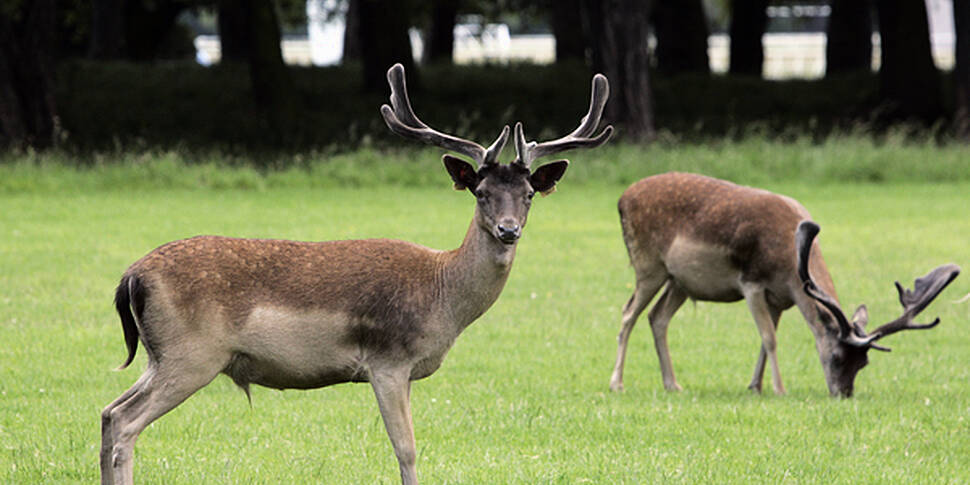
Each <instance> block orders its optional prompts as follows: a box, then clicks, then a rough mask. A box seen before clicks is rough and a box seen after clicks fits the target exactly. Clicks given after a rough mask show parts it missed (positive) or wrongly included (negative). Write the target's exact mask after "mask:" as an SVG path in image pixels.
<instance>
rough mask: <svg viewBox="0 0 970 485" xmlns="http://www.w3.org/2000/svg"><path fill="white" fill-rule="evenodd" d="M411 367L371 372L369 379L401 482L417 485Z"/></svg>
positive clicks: (406, 484)
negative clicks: (392, 449)
mask: <svg viewBox="0 0 970 485" xmlns="http://www.w3.org/2000/svg"><path fill="white" fill-rule="evenodd" d="M410 378H411V370H410V369H406V368H403V369H393V370H389V371H371V374H370V382H371V386H372V387H373V388H374V396H375V397H377V405H378V407H380V410H381V418H383V420H384V428H385V429H386V430H387V436H388V437H389V438H390V439H391V446H392V447H393V448H394V455H395V456H397V462H398V466H399V467H400V470H401V483H402V484H404V485H417V483H418V473H417V469H416V468H415V461H416V460H417V452H416V451H415V445H414V424H413V423H412V421H411V380H410Z"/></svg>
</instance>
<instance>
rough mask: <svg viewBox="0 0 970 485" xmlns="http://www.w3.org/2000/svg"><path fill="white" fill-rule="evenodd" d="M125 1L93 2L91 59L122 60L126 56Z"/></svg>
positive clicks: (89, 48)
mask: <svg viewBox="0 0 970 485" xmlns="http://www.w3.org/2000/svg"><path fill="white" fill-rule="evenodd" d="M124 3H125V2H124V0H93V1H92V2H91V40H90V42H89V44H88V57H90V58H91V59H100V60H104V59H121V58H123V57H124V55H125V21H124V10H125V9H124Z"/></svg>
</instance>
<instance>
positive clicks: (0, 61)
mask: <svg viewBox="0 0 970 485" xmlns="http://www.w3.org/2000/svg"><path fill="white" fill-rule="evenodd" d="M55 28H56V21H55V2H54V0H33V1H28V2H13V3H12V4H10V3H8V4H6V5H3V8H0V145H6V146H13V147H18V148H24V147H28V146H30V147H35V148H45V147H49V146H51V145H53V144H54V141H55V140H54V137H55V134H56V125H57V122H56V120H57V109H56V107H55V104H54V95H53V82H54V60H53V57H52V52H51V51H52V46H53V44H54V31H55Z"/></svg>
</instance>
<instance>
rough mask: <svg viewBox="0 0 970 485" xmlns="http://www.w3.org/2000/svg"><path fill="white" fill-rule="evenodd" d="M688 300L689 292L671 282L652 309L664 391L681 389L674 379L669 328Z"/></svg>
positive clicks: (651, 326) (655, 344)
mask: <svg viewBox="0 0 970 485" xmlns="http://www.w3.org/2000/svg"><path fill="white" fill-rule="evenodd" d="M685 300H687V292H685V291H684V289H683V288H681V287H680V285H678V284H677V283H676V282H674V281H673V280H671V281H670V282H669V283H667V288H666V289H664V292H663V294H662V295H660V299H659V300H657V303H656V304H655V305H654V306H653V308H651V309H650V314H649V315H648V317H649V318H650V329H651V330H653V345H654V347H656V349H657V358H658V360H659V361H660V375H661V376H662V377H663V382H664V389H666V390H668V391H680V390H681V387H680V385H679V384H677V379H676V378H675V377H674V365H673V363H672V362H671V360H670V348H669V347H668V346H667V327H668V326H669V325H670V319H671V318H673V316H674V313H677V310H678V309H680V306H681V305H683V304H684V301H685Z"/></svg>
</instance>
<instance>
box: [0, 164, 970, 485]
mask: <svg viewBox="0 0 970 485" xmlns="http://www.w3.org/2000/svg"><path fill="white" fill-rule="evenodd" d="M577 158H580V159H582V157H581V156H578V157H577ZM831 165H832V166H835V164H834V163H832V164H831ZM429 170H432V169H429ZM434 170H440V169H434ZM428 173H430V174H434V172H428ZM577 173H582V170H580V171H577ZM644 174H646V170H645V171H644ZM439 175H440V184H437V186H433V185H429V186H416V187H405V186H401V185H396V184H393V183H381V184H376V185H373V186H369V187H364V188H332V187H322V188H309V187H302V188H301V187H296V188H294V187H281V188H277V187H275V186H274V184H272V183H265V184H263V183H258V184H256V185H257V186H256V187H248V186H246V187H247V188H243V189H235V188H226V189H211V188H207V189H184V188H174V189H173V188H166V189H157V188H152V187H151V184H150V183H146V182H150V177H146V180H143V181H140V182H139V187H148V188H147V189H146V190H139V189H138V188H137V187H129V188H128V189H117V190H105V189H102V188H100V186H99V184H97V183H91V184H87V185H84V184H82V185H83V186H84V187H85V188H81V189H75V190H70V189H62V188H58V187H57V186H56V184H55V185H54V187H55V188H56V189H57V190H55V189H50V188H47V189H45V188H44V187H40V188H35V189H30V190H20V191H18V190H10V191H7V192H4V193H0V483H44V482H49V483H64V482H67V483H71V482H79V483H94V482H96V481H97V477H98V458H97V455H98V448H99V440H100V432H99V426H100V416H99V413H100V410H101V408H102V407H103V406H104V405H106V404H107V403H108V402H110V401H111V400H112V399H114V398H115V397H117V396H118V395H119V394H120V393H121V392H122V391H124V390H125V389H127V388H128V386H130V385H131V384H132V383H133V382H134V381H135V379H136V378H137V377H138V375H139V374H140V372H141V370H142V369H143V367H144V362H145V353H144V350H143V349H140V350H139V353H138V358H137V359H136V361H135V363H134V364H133V365H132V366H131V367H130V368H129V369H127V370H124V371H114V370H113V369H114V368H115V367H116V366H117V365H119V364H120V363H121V362H122V361H123V360H124V356H125V350H124V344H123V338H122V333H121V328H120V324H119V323H118V319H117V316H116V315H115V314H114V311H113V308H112V297H113V290H114V287H115V285H116V284H117V281H118V278H119V277H120V275H121V273H122V272H123V271H124V269H125V267H126V266H127V265H128V264H130V263H131V262H133V261H134V260H135V259H137V258H139V257H141V256H142V255H143V254H144V253H146V252H148V251H149V250H151V249H152V248H154V247H156V246H158V245H160V244H162V243H164V242H167V241H169V240H172V239H177V238H182V237H188V236H192V235H196V234H222V235H231V236H243V237H275V238H291V239H301V240H325V239H341V238H367V237H391V238H400V239H406V240H410V241H415V242H418V243H421V244H424V245H426V246H430V247H434V248H441V249H449V248H453V247H455V246H456V245H457V244H459V243H460V241H461V239H462V236H463V235H464V233H465V229H466V227H467V224H468V222H469V220H470V217H471V213H472V205H473V201H472V197H470V196H469V195H468V194H467V193H458V192H454V191H452V190H450V188H449V187H450V183H449V181H448V179H447V175H446V174H445V173H444V170H440V173H439ZM254 177H258V176H256V175H254ZM430 177H432V178H433V175H432V176H430ZM789 180H792V179H789ZM119 185H121V184H119ZM163 185H164V184H163ZM229 185H232V184H229ZM243 185H244V186H245V184H243ZM761 185H762V186H764V187H766V188H769V189H772V190H775V191H779V192H782V193H785V194H788V195H791V196H794V197H795V198H797V199H799V200H801V201H802V202H803V203H804V205H805V206H806V207H807V208H808V209H809V210H810V211H811V212H812V214H813V216H814V217H815V219H816V220H817V221H818V222H819V223H820V224H821V226H822V233H821V235H820V240H821V244H822V246H823V247H824V250H825V256H826V259H827V261H828V263H829V268H830V270H831V272H832V274H833V277H834V278H835V281H836V286H837V288H838V289H839V291H840V294H839V296H840V298H841V300H842V301H843V302H845V303H846V304H847V306H848V305H851V308H854V307H855V305H856V304H858V303H862V302H865V303H867V304H868V305H869V309H870V313H871V317H872V321H873V323H872V325H877V324H879V323H881V322H882V321H887V320H889V319H891V318H894V317H895V316H897V315H898V313H899V310H900V308H899V304H898V302H897V300H896V294H895V290H894V289H893V286H892V283H893V281H894V280H900V281H901V282H902V283H903V284H904V285H906V286H911V285H912V282H913V279H914V278H916V277H918V276H922V275H923V274H925V273H926V272H927V271H929V270H930V269H931V268H933V267H935V266H936V265H938V264H942V263H947V262H954V263H958V264H961V265H963V266H964V268H968V267H970V265H968V258H967V256H968V254H970V249H968V242H970V217H968V208H970V183H967V182H960V183H954V184H946V183H936V184H926V183H924V184H907V183H905V182H893V183H887V184H870V185H851V184H841V183H837V182H827V183H824V184H821V185H819V184H815V183H806V182H794V181H788V182H782V183H775V184H772V183H763V184H761ZM623 188H624V186H623V185H620V184H617V183H610V182H609V181H608V180H606V181H600V182H587V183H579V181H577V183H571V180H570V174H569V173H567V175H566V178H565V180H564V181H563V182H562V183H561V185H560V190H559V192H557V193H556V194H553V195H552V196H550V197H548V198H544V199H538V200H537V201H536V203H535V204H534V208H533V210H532V213H531V215H530V219H529V220H530V222H529V225H528V227H527V228H526V230H525V236H524V238H523V240H522V242H521V243H520V247H519V252H518V257H517V261H516V263H515V267H514V269H513V271H512V276H511V278H510V279H509V282H508V285H507V286H506V288H505V291H504V293H503V294H502V296H501V297H500V298H499V300H498V302H497V303H496V305H495V306H494V307H493V308H492V309H491V310H490V311H489V312H488V313H486V314H485V316H483V317H482V318H481V319H480V320H479V321H477V322H476V323H475V324H474V325H472V326H471V327H469V328H468V330H467V331H466V332H465V333H464V334H463V335H462V336H461V338H459V339H458V341H457V343H456V345H455V346H454V348H453V349H452V351H451V353H450V354H449V355H448V357H447V359H446V360H445V363H444V365H443V366H442V368H441V369H440V370H439V371H438V372H437V373H436V374H435V375H434V376H432V377H430V378H428V379H426V380H423V381H420V382H418V383H416V384H415V386H414V388H413V397H412V402H413V410H414V421H415V432H416V436H417V443H418V473H419V476H420V478H421V479H422V481H424V482H425V483H467V484H478V483H522V484H531V483H569V484H575V483H597V484H599V483H603V484H607V483H609V484H613V483H630V484H639V483H658V482H668V481H672V482H702V483H731V482H733V483H751V482H756V483H758V482H760V483H773V484H774V483H849V482H851V483H934V484H936V483H967V482H968V481H970V468H968V466H967V465H968V463H970V462H968V458H967V457H968V456H970V422H968V420H970V359H968V356H970V327H968V325H970V302H965V303H953V302H954V300H957V299H958V298H960V297H961V296H963V295H965V294H967V293H968V292H970V277H968V276H967V275H964V276H962V277H960V278H958V279H957V280H956V281H955V282H954V283H953V284H952V285H951V286H950V287H949V288H948V289H947V290H946V291H945V292H944V293H943V294H942V295H941V296H940V298H939V299H938V301H937V302H935V303H934V304H933V305H932V306H931V307H929V308H928V309H927V310H926V312H925V313H924V318H923V319H925V320H929V319H931V318H932V317H933V316H935V315H939V316H940V317H941V318H942V319H943V323H942V324H941V325H940V326H939V327H937V328H936V329H934V330H931V331H926V332H906V333H902V334H899V335H896V336H894V337H891V338H888V339H886V341H885V344H886V345H889V346H891V347H893V352H892V353H889V354H884V353H879V352H871V353H870V358H871V364H870V366H869V367H868V368H867V369H865V370H863V371H862V372H861V373H860V375H859V378H858V380H857V382H856V395H855V397H854V398H852V399H848V400H837V399H832V398H830V397H829V396H828V392H827V390H826V387H825V383H824V380H823V378H822V372H821V367H820V365H819V363H818V357H817V355H816V352H815V348H814V344H813V341H812V337H811V335H810V332H809V331H808V327H807V326H806V325H805V324H804V323H803V321H802V320H801V318H800V316H799V315H798V314H797V312H796V311H790V312H788V313H786V316H785V317H784V318H783V319H782V320H783V321H782V324H781V330H780V336H779V359H780V363H781V368H782V376H783V377H784V381H785V385H786V387H787V388H788V391H789V394H788V395H786V396H780V397H779V396H774V395H771V394H770V393H769V394H765V395H752V394H751V393H749V392H748V391H747V389H746V385H747V383H748V380H749V378H750V373H751V371H752V369H753V366H754V362H755V358H756V356H757V350H758V345H759V339H758V336H757V331H756V329H755V325H754V322H753V321H752V319H751V318H750V316H749V315H748V313H747V310H746V307H745V306H744V305H743V304H732V305H724V304H711V303H697V304H696V305H694V304H688V305H685V306H684V307H683V309H682V310H681V311H680V312H679V313H678V314H677V316H676V317H675V318H674V323H673V324H672V326H671V329H670V337H669V339H670V346H671V353H672V355H673V360H674V367H675V370H676V371H677V376H678V380H679V382H680V384H681V385H682V386H684V389H685V390H684V392H681V393H677V394H671V393H667V392H664V391H663V389H662V386H661V382H660V375H659V370H658V368H657V363H656V357H655V354H654V351H653V344H652V339H651V338H650V332H649V329H648V324H647V323H646V321H645V316H644V321H642V322H641V324H640V326H639V327H638V328H637V330H636V331H635V332H634V334H633V338H632V340H631V348H630V354H629V359H628V362H627V371H626V379H625V382H626V388H627V390H626V392H624V393H623V394H613V393H610V392H609V391H608V390H607V389H608V381H609V376H610V371H611V369H612V365H613V357H614V352H615V345H616V344H615V336H616V333H617V332H618V330H619V314H620V308H621V306H622V305H623V303H625V301H626V299H627V298H628V297H629V293H630V291H631V289H632V283H633V277H632V271H631V270H630V269H629V267H628V262H627V259H626V251H625V249H624V247H623V245H622V241H621V239H620V232H619V226H618V222H617V221H618V218H617V214H616V199H617V198H618V197H619V194H620V193H621V192H622V190H623ZM851 308H849V310H850V311H851ZM768 387H770V386H768ZM135 455H136V457H135V478H136V481H137V482H140V483H159V484H177V483H185V484H199V483H231V484H236V483H274V484H275V483H388V484H393V483H397V482H398V481H399V478H398V471H397V463H396V460H395V459H394V456H393V453H392V451H391V447H390V444H389V442H388V440H387V437H386V435H385V432H384V428H383V425H382V424H381V421H380V416H379V413H378V411H377V406H376V403H375V401H374V398H373V394H372V393H371V390H370V388H369V386H367V385H355V384H344V385H339V386H335V387H333V388H328V389H322V390H314V391H305V392H304V391H285V392H280V391H274V390H268V389H264V388H254V389H253V404H252V407H250V406H249V404H247V401H246V398H245V396H244V394H243V393H242V392H241V391H239V390H238V389H237V388H235V386H234V385H233V384H232V383H231V381H230V380H229V379H228V378H225V377H220V378H218V379H217V380H216V381H215V382H214V383H213V384H211V385H210V386H208V387H207V388H205V389H203V390H202V391H200V392H199V393H197V394H196V395H195V396H193V397H192V398H190V399H189V400H188V401H187V402H186V403H184V404H183V405H182V406H180V407H178V408H177V409H176V410H175V411H173V412H171V413H169V414H168V415H166V416H164V417H163V418H162V419H161V420H159V421H158V422H156V423H155V424H154V425H152V426H151V427H150V428H149V429H147V430H146V431H145V432H144V433H142V435H141V438H140V440H139V442H138V445H137V446H136V448H135Z"/></svg>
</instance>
